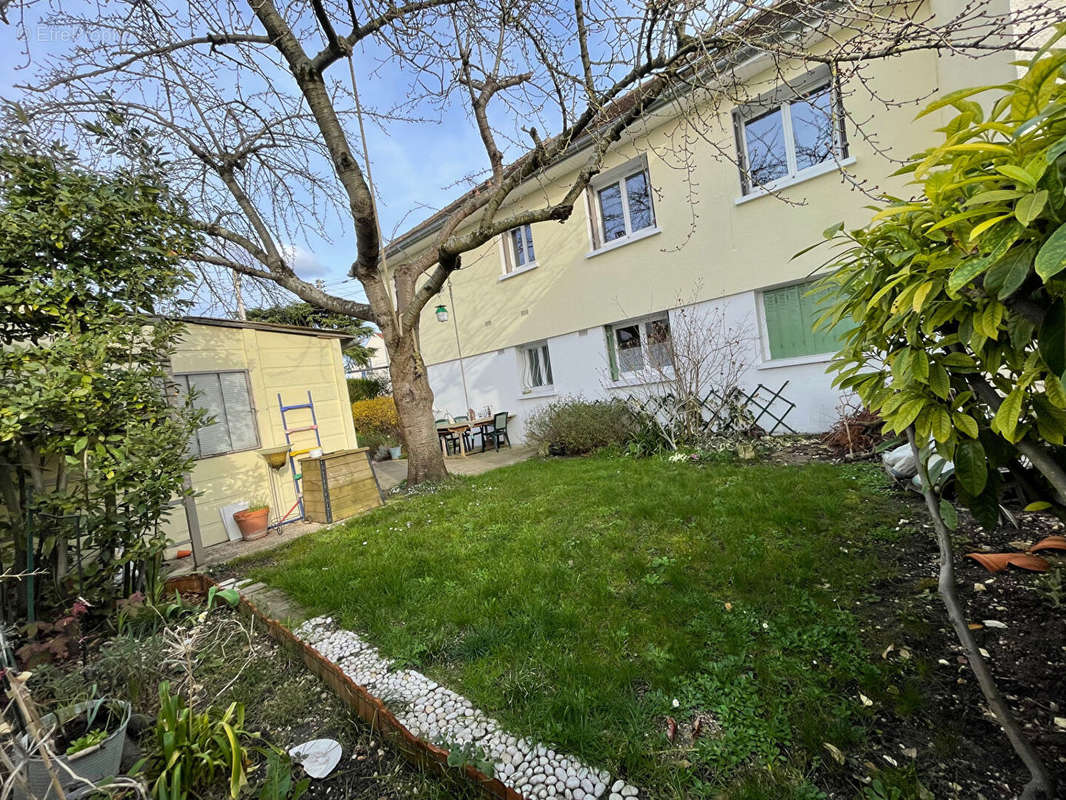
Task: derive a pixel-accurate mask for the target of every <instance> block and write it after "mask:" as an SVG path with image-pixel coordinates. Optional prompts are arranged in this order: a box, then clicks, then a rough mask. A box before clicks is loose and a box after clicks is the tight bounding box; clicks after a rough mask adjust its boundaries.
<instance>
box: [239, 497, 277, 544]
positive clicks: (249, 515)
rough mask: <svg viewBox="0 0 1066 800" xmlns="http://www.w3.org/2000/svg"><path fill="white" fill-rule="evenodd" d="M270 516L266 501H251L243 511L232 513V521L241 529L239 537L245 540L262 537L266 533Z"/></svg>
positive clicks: (249, 540)
mask: <svg viewBox="0 0 1066 800" xmlns="http://www.w3.org/2000/svg"><path fill="white" fill-rule="evenodd" d="M269 518H270V506H268V505H267V504H266V503H253V504H252V505H250V506H248V508H246V509H244V510H243V511H237V512H235V513H234V514H233V521H234V522H236V523H237V527H238V528H240V529H241V538H242V539H244V541H246V542H251V541H254V540H255V539H262V538H263V537H264V536H266V535H267V530H268V527H269Z"/></svg>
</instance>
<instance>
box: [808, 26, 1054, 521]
mask: <svg viewBox="0 0 1066 800" xmlns="http://www.w3.org/2000/svg"><path fill="white" fill-rule="evenodd" d="M1064 32H1066V27H1062V26H1060V28H1059V32H1058V35H1057V36H1056V37H1055V39H1054V40H1053V41H1052V42H1050V43H1049V44H1048V45H1047V47H1046V49H1045V50H1044V51H1042V52H1040V53H1038V54H1037V55H1036V56H1035V57H1034V58H1033V59H1032V61H1031V62H1030V64H1029V67H1028V70H1027V72H1026V73H1025V75H1023V76H1022V77H1020V78H1018V79H1017V80H1015V81H1012V82H1011V83H1009V84H1004V85H998V86H981V87H976V88H973V89H964V90H961V91H958V92H952V93H950V94H948V95H945V96H944V97H943V98H941V99H940V100H937V101H936V102H935V103H933V104H932V105H930V106H929V107H927V108H926V109H925V111H923V112H922V114H923V115H924V114H929V113H931V112H935V111H938V110H940V109H945V108H954V109H955V111H956V112H957V113H956V114H955V116H954V117H953V118H952V119H951V120H950V121H949V122H948V123H947V124H946V125H945V126H944V127H943V128H941V129H940V130H941V132H942V133H943V136H944V141H943V142H942V143H941V144H939V145H937V146H935V147H932V148H930V149H929V150H926V151H925V152H922V153H919V154H918V155H916V156H914V157H912V158H911V159H910V161H909V162H908V163H907V164H906V165H905V166H904V167H903V168H902V169H900V170H899V173H900V174H909V175H911V177H912V179H913V181H912V183H913V186H914V191H915V193H916V194H915V197H914V198H913V199H911V200H904V199H900V198H891V197H890V198H886V204H885V206H884V207H883V208H882V209H881V210H880V211H878V213H876V214H875V215H874V217H873V219H872V220H871V222H870V224H869V225H868V226H866V227H865V228H861V229H859V230H854V231H850V232H846V231H844V230H843V229H842V226H836V227H834V228H831V229H829V230H828V231H826V236H827V237H829V238H832V239H834V241H835V243H839V244H841V245H842V246H843V247H844V248H845V249H844V250H843V252H842V253H841V254H840V255H838V256H836V257H834V259H833V260H832V263H831V264H829V266H830V267H831V268H833V269H835V272H834V273H833V275H832V276H831V277H830V278H827V279H826V280H825V282H824V284H823V289H824V290H825V292H826V296H827V297H831V298H832V304H831V306H830V307H829V309H828V311H827V312H826V313H825V315H824V316H823V318H822V323H823V325H826V326H834V325H839V326H840V328H841V329H846V330H847V331H848V333H847V335H846V343H845V345H844V347H843V348H842V349H841V351H840V353H838V354H837V356H836V357H835V359H834V361H833V365H832V369H834V370H835V371H836V372H837V373H838V375H837V378H836V382H835V383H836V385H837V386H839V387H841V388H844V389H848V390H851V391H853V392H855V393H856V394H857V395H858V396H859V398H860V399H861V400H862V401H863V402H864V403H865V404H866V406H867V407H868V408H869V409H870V410H871V411H874V412H876V413H878V414H880V415H881V417H882V418H883V419H884V420H885V426H886V429H887V430H893V431H897V432H903V431H905V430H907V429H908V428H910V427H913V429H914V432H915V436H916V438H917V439H918V441H919V442H922V443H924V442H928V441H929V440H930V439H932V440H935V443H936V449H937V452H938V453H939V454H940V455H941V456H942V457H943V458H945V459H948V460H950V461H953V462H954V464H955V476H956V483H957V486H958V489H959V499H960V500H961V501H962V503H963V504H964V505H966V506H968V507H969V508H970V509H971V510H972V511H973V513H974V514H975V515H977V516H978V518H979V519H981V520H982V521H983V522H985V523H986V524H992V523H994V521H995V519H996V516H997V510H998V503H999V499H1000V494H1001V491H1002V481H1001V479H1000V474H1001V473H1000V468H1001V467H1006V466H1010V465H1015V463H1016V462H1017V461H1018V459H1019V456H1024V457H1025V458H1026V459H1028V461H1029V463H1030V464H1031V465H1032V470H1031V472H1030V474H1029V476H1028V478H1029V479H1028V481H1027V482H1026V483H1027V486H1028V487H1031V488H1030V489H1027V491H1031V494H1030V496H1029V499H1030V500H1039V501H1045V502H1053V503H1057V504H1061V503H1062V502H1063V498H1064V497H1066V457H1064V455H1063V450H1062V445H1063V444H1064V442H1066V389H1064V387H1063V379H1064V378H1066V278H1064V275H1066V189H1064V186H1066V84H1064V83H1063V81H1062V73H1063V68H1064V65H1066V49H1062V48H1055V47H1052V46H1051V45H1052V44H1053V42H1054V41H1056V40H1058V39H1059V38H1061V37H1062V36H1063V34H1064ZM988 91H996V92H1000V93H1002V94H1001V96H1000V97H999V98H998V99H996V100H994V101H990V102H989V103H988V104H987V105H988V108H987V111H986V108H984V107H982V106H981V105H980V104H979V103H977V102H975V101H974V100H973V99H972V98H973V96H975V95H978V94H981V93H983V92H988Z"/></svg>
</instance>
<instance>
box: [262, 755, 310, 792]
mask: <svg viewBox="0 0 1066 800" xmlns="http://www.w3.org/2000/svg"><path fill="white" fill-rule="evenodd" d="M265 755H266V776H265V777H264V778H263V783H262V784H261V785H260V787H259V800H299V798H301V797H303V795H304V794H305V793H306V792H307V789H308V787H309V786H310V785H311V780H310V779H309V778H302V779H300V780H298V781H293V779H292V759H290V758H289V756H288V754H287V753H286V752H285V751H283V750H278V749H277V748H274V747H269V748H266V750H265Z"/></svg>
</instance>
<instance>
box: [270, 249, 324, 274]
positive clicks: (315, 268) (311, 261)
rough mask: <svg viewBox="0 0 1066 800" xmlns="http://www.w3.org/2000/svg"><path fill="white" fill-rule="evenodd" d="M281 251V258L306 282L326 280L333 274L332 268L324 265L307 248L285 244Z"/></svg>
mask: <svg viewBox="0 0 1066 800" xmlns="http://www.w3.org/2000/svg"><path fill="white" fill-rule="evenodd" d="M279 250H281V257H282V258H284V259H285V261H286V262H287V263H288V265H289V266H290V267H292V269H293V271H294V272H295V273H296V274H297V275H299V276H300V277H301V278H303V279H304V280H307V279H309V278H324V277H327V276H329V275H330V273H331V270H330V267H329V266H328V265H326V264H324V263H322V261H321V259H319V257H318V256H317V255H315V254H314V253H312V252H311V251H310V250H308V249H307V248H306V247H302V246H300V245H298V244H283V245H281V247H280V248H279Z"/></svg>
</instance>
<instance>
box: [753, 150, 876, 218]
mask: <svg viewBox="0 0 1066 800" xmlns="http://www.w3.org/2000/svg"><path fill="white" fill-rule="evenodd" d="M854 163H855V156H848V157H847V158H845V159H843V160H842V161H823V162H822V163H821V164H816V165H815V166H813V167H808V168H807V169H805V170H803V171H802V172H797V173H796V174H795V175H786V176H785V177H783V178H778V179H777V180H776V181H773V182H771V183H768V184H766V186H759V187H757V188H755V189H752V190H751V192H749V193H748V194H745V195H741V196H740V197H738V198H737V199H736V200H734V201H733V204H734V205H738V206H742V205H744V204H745V203H748V202H751V201H752V200H758V199H759V198H760V197H766V196H767V195H770V194H774V193H776V192H779V191H781V190H782V189H787V188H788V187H789V186H795V185H796V184H797V183H803V182H804V181H809V180H811V179H812V178H817V177H818V176H819V175H828V174H829V173H830V172H837V171H838V170H840V169H842V168H844V167H850V166H851V165H852V164H854Z"/></svg>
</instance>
